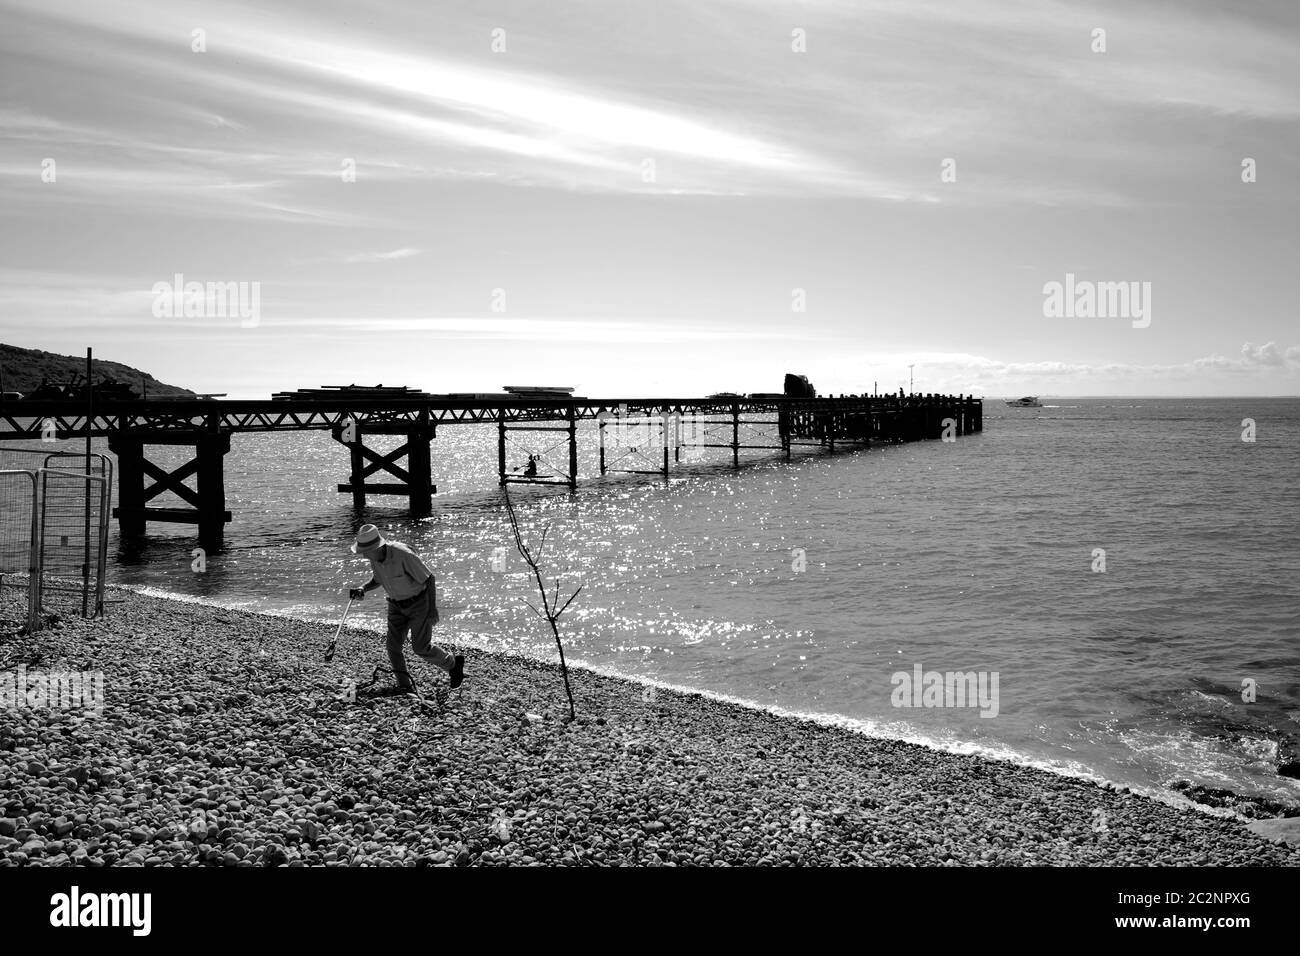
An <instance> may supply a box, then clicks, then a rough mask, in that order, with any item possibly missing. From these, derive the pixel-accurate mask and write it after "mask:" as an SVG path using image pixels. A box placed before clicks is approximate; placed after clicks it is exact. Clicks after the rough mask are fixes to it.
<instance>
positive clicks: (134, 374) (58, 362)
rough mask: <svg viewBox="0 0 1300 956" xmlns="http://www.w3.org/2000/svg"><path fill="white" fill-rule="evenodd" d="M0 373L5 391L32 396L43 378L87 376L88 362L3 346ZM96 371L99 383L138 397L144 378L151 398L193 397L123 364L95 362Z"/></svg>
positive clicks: (67, 379) (54, 379) (75, 357)
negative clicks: (107, 381) (123, 387)
mask: <svg viewBox="0 0 1300 956" xmlns="http://www.w3.org/2000/svg"><path fill="white" fill-rule="evenodd" d="M0 370H2V371H3V373H4V375H3V378H4V390H5V391H6V392H22V393H23V394H24V395H29V394H31V393H32V392H33V391H35V389H36V387H37V386H38V385H40V384H41V380H42V379H46V378H48V379H49V380H50V381H51V382H70V381H73V380H74V379H76V378H77V377H78V376H84V375H85V373H86V359H85V357H84V356H81V357H78V356H75V355H56V354H55V353H53V352H42V351H40V350H39V349H23V348H18V347H17V346H15V345H4V344H3V343H0ZM94 372H95V382H96V383H99V382H102V381H104V380H105V379H114V380H116V381H119V382H124V383H126V384H127V385H130V386H131V387H132V388H133V389H134V390H135V392H136V394H137V395H138V394H139V393H140V388H141V379H143V380H144V385H145V387H146V388H147V389H148V394H149V397H150V398H161V397H163V396H169V395H193V394H194V393H193V392H191V391H190V390H189V389H186V388H180V387H178V386H176V385H166V384H164V383H162V382H160V381H158V380H157V379H156V378H154V377H153V376H152V375H148V374H146V373H145V372H141V371H140V370H139V369H135V368H132V367H131V366H129V365H123V364H122V363H121V362H102V361H100V360H99V359H95V360H94Z"/></svg>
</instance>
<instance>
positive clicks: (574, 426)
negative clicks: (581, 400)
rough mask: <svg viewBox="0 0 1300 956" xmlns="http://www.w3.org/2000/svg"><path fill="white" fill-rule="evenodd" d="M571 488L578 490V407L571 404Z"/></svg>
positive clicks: (569, 415)
mask: <svg viewBox="0 0 1300 956" xmlns="http://www.w3.org/2000/svg"><path fill="white" fill-rule="evenodd" d="M568 418H569V490H570V491H577V490H578V407H577V406H576V405H570V406H569V414H568Z"/></svg>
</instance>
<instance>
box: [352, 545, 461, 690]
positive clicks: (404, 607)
mask: <svg viewBox="0 0 1300 956" xmlns="http://www.w3.org/2000/svg"><path fill="white" fill-rule="evenodd" d="M352 553H353V554H358V555H360V556H361V557H363V558H369V559H370V567H371V570H372V572H373V574H372V576H371V578H370V580H369V581H367V582H366V583H365V584H363V585H362V586H361V587H359V588H353V589H352V590H350V591H349V592H348V596H349V597H350V598H352V599H353V600H354V601H360V600H362V599H363V598H364V597H365V596H366V592H367V591H373V590H374V589H375V588H378V587H382V588H383V589H384V590H385V591H386V592H387V593H388V660H389V663H391V664H392V665H393V674H394V676H395V677H396V678H397V687H398V690H400V691H408V692H409V691H411V690H412V689H414V687H415V683H414V682H413V681H412V680H411V675H410V674H409V673H408V672H407V670H406V657H405V655H404V654H403V653H402V645H403V644H404V643H405V642H406V634H407V632H408V631H409V632H410V634H411V649H412V650H414V651H415V653H416V654H417V655H419V656H420V657H422V658H424V659H425V660H426V661H428V662H429V663H430V664H432V665H433V666H434V667H440V668H442V669H443V670H445V671H446V672H447V674H448V676H449V677H450V678H451V686H452V687H459V686H460V683H461V681H463V680H464V679H465V655H463V654H457V655H455V656H454V657H453V656H452V655H451V654H448V653H447V652H446V651H444V650H443V649H442V648H441V647H438V646H437V645H436V644H433V643H432V636H433V625H435V624H437V623H438V586H437V583H436V582H435V581H434V577H433V572H432V571H430V570H429V568H428V566H427V565H425V563H424V562H423V561H422V560H420V556H419V555H417V554H416V553H415V552H414V551H412V550H411V549H410V548H408V547H407V546H406V545H404V544H400V543H398V542H396V541H387V540H385V538H384V536H383V535H382V534H380V533H379V529H378V528H376V527H375V526H374V525H372V524H368V525H363V526H362V528H361V530H360V531H358V532H357V540H356V544H354V545H352Z"/></svg>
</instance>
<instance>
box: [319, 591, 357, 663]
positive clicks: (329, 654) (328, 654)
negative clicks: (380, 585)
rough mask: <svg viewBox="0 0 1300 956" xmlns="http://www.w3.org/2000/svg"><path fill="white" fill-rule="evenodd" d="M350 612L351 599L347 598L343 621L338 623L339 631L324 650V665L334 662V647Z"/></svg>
mask: <svg viewBox="0 0 1300 956" xmlns="http://www.w3.org/2000/svg"><path fill="white" fill-rule="evenodd" d="M350 610H352V598H348V606H347V607H345V608H344V609H343V620H341V621H339V629H338V630H337V631H335V632H334V639H333V640H332V641H330V646H329V647H327V648H325V663H326V664H328V663H329V662H330V661H332V660H334V646H335V645H336V644H338V642H339V635H340V634H342V633H343V625H344V623H345V622H346V621H347V619H348V611H350Z"/></svg>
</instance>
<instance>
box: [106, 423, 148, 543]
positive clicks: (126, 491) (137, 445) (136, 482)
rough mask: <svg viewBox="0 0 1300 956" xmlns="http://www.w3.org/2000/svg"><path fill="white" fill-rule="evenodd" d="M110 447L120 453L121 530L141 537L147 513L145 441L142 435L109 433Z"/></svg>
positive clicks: (118, 499) (118, 524) (120, 531)
mask: <svg viewBox="0 0 1300 956" xmlns="http://www.w3.org/2000/svg"><path fill="white" fill-rule="evenodd" d="M108 450H109V451H111V452H112V453H113V454H114V455H116V456H117V503H118V518H117V527H118V533H119V534H121V536H122V537H123V538H142V537H144V534H145V517H144V500H145V499H144V442H143V441H142V440H140V439H139V438H131V437H124V436H118V435H110V436H109V438H108Z"/></svg>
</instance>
